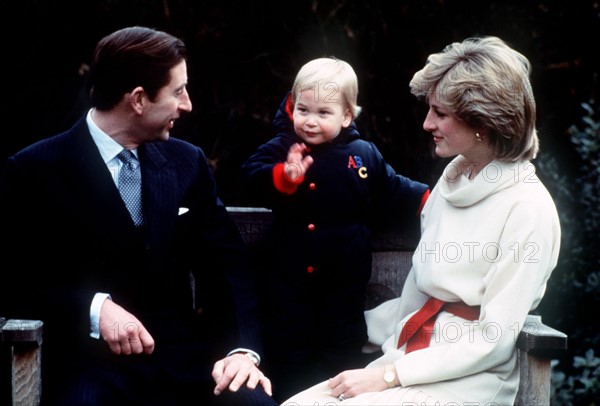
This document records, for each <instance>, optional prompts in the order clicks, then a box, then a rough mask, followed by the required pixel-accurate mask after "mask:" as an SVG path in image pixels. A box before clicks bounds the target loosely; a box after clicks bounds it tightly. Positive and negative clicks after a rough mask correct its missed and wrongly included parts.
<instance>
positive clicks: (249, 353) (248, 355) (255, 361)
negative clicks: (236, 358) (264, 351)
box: [244, 352, 260, 366]
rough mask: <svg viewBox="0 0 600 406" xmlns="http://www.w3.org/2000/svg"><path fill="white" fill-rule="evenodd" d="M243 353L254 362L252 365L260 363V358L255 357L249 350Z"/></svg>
mask: <svg viewBox="0 0 600 406" xmlns="http://www.w3.org/2000/svg"><path fill="white" fill-rule="evenodd" d="M244 355H245V356H246V357H248V358H250V361H252V362H254V365H256V366H259V365H260V360H259V359H258V358H257V357H256V355H254V354H252V353H251V352H245V353H244Z"/></svg>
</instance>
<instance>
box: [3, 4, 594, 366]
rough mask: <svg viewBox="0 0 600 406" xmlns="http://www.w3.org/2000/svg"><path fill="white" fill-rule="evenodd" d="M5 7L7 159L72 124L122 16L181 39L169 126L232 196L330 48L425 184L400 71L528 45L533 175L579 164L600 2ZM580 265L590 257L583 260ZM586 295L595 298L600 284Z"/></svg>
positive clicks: (380, 128)
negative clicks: (462, 54)
mask: <svg viewBox="0 0 600 406" xmlns="http://www.w3.org/2000/svg"><path fill="white" fill-rule="evenodd" d="M3 9H4V10H3V12H2V14H3V17H4V25H3V26H4V30H5V35H4V44H3V51H4V56H3V61H4V64H3V65H4V69H5V72H7V73H5V77H6V84H7V85H8V86H7V88H6V91H5V94H4V108H3V109H2V111H3V113H2V114H3V116H4V120H3V123H4V125H5V126H6V127H7V128H5V131H4V135H3V140H2V142H1V143H0V146H1V154H2V157H5V156H7V155H9V154H11V153H14V152H15V151H17V150H18V149H20V148H22V147H24V146H25V145H27V144H29V143H31V142H33V141H35V140H38V139H41V138H44V137H47V136H49V135H52V134H54V133H56V132H58V131H62V130H64V129H66V128H68V127H69V126H70V125H71V124H72V123H73V122H74V120H76V119H77V118H78V117H79V116H80V115H81V114H82V113H83V112H84V111H85V110H86V109H87V107H88V105H87V101H86V93H85V86H84V85H85V80H86V76H85V74H86V70H87V63H88V62H89V58H90V54H91V52H92V50H93V47H94V45H95V44H96V42H97V41H98V40H99V39H100V38H101V37H102V36H104V35H106V34H108V33H109V32H111V31H113V30H115V29H118V28H121V27H123V26H126V25H136V24H137V25H148V26H152V27H155V28H159V29H163V30H166V31H169V32H171V33H173V34H175V35H177V36H180V37H181V38H182V39H184V40H185V42H186V44H187V45H188V48H189V50H190V60H189V64H188V69H189V72H188V74H189V92H190V95H191V97H192V102H193V111H192V113H191V114H189V115H187V116H186V117H185V118H182V119H180V120H179V121H178V122H177V123H176V127H175V129H174V131H173V132H172V135H173V136H179V137H181V138H185V139H188V140H190V141H192V142H194V143H196V144H198V145H200V146H202V147H203V148H204V150H205V152H206V153H207V155H208V156H209V158H210V159H211V162H212V163H213V165H214V168H215V175H216V178H217V181H218V185H219V190H220V194H221V197H222V198H223V200H224V201H225V203H226V204H229V205H238V204H241V205H243V204H244V202H243V201H242V200H240V196H239V194H238V191H239V187H238V186H239V185H238V169H239V166H240V165H241V163H242V162H243V161H244V160H245V159H246V158H247V157H248V155H249V154H250V153H251V152H252V151H253V150H254V149H255V148H256V147H257V146H258V145H259V144H260V143H262V142H264V141H265V140H267V139H268V138H269V137H270V136H271V134H270V122H271V119H272V117H273V114H274V112H275V110H276V108H277V106H278V104H279V103H280V101H281V99H282V98H283V96H284V94H285V93H286V92H287V90H288V89H289V87H290V86H291V83H292V81H293V78H294V76H295V74H296V71H297V70H298V69H299V68H300V66H301V65H302V64H304V63H305V62H307V61H308V60H310V59H313V58H315V57H320V56H329V55H334V56H336V57H339V58H341V59H344V60H346V61H348V62H349V63H350V64H352V65H353V66H354V68H355V70H356V72H357V74H358V77H359V86H360V94H359V104H360V105H362V107H363V113H362V114H361V116H360V117H359V119H358V120H357V124H358V125H359V127H360V129H361V131H362V133H363V135H364V136H365V137H366V138H368V139H371V140H373V141H374V142H375V143H376V144H377V145H378V146H379V147H380V149H381V150H382V152H383V154H384V156H385V157H386V159H387V160H388V161H389V162H390V163H391V164H392V165H393V166H394V167H395V168H396V170H397V171H398V172H400V173H403V174H405V175H407V176H410V177H412V178H415V179H418V180H421V181H424V182H427V183H429V184H430V185H432V186H433V184H434V182H435V180H436V179H437V178H438V176H439V174H440V171H441V168H442V167H443V165H444V163H445V162H443V160H439V159H436V158H435V157H434V156H433V154H432V152H431V151H432V149H431V138H430V136H428V135H427V134H425V133H424V132H423V130H422V129H421V123H422V120H423V118H424V115H423V113H424V111H425V110H424V106H422V105H419V103H417V102H416V100H414V98H413V96H412V95H410V93H409V90H408V82H409V80H410V78H411V77H412V74H413V73H414V72H415V71H416V70H418V69H420V68H421V67H422V66H423V64H424V63H425V60H426V57H427V55H428V54H430V53H432V52H438V51H440V50H442V48H443V47H444V46H445V45H446V44H448V43H450V42H452V41H460V40H462V39H464V38H466V37H468V36H473V35H497V36H500V37H501V38H503V39H504V40H506V41H507V42H509V43H510V44H511V45H512V46H513V47H515V48H516V49H518V50H519V51H521V52H522V53H524V54H525V55H527V56H528V57H529V59H530V61H531V63H532V65H533V76H532V84H533V88H534V94H535V96H536V100H537V102H538V117H539V118H538V120H539V121H538V129H539V133H540V139H541V147H542V154H541V156H540V159H542V158H543V159H545V160H546V161H549V160H551V161H552V162H554V163H555V165H554V166H553V167H552V168H554V169H552V170H553V171H554V172H555V173H552V174H551V173H548V171H546V173H543V172H542V173H540V177H542V179H543V180H544V181H545V182H546V183H547V185H548V187H549V189H550V190H551V192H552V193H554V194H555V195H556V197H557V203H559V202H558V200H559V197H558V194H559V192H560V193H562V192H564V191H561V190H560V187H563V186H560V185H558V184H553V179H556V178H557V176H559V177H562V178H566V179H567V183H568V182H570V183H573V182H574V180H575V179H576V178H577V176H578V171H579V169H580V167H581V156H580V155H578V154H577V153H576V151H575V149H574V147H573V143H572V142H571V140H570V138H569V133H568V131H567V130H568V128H569V126H571V125H572V124H574V123H580V121H581V118H582V116H583V114H584V112H583V110H582V108H581V103H583V102H588V101H590V100H592V99H596V100H597V99H598V73H599V72H600V45H599V41H600V3H599V1H598V0H572V1H568V2H566V1H559V0H547V1H542V0H537V1H529V0H521V1H513V0H503V1H481V0H480V1H452V0H445V1H444V0H424V1H421V0H397V1H384V0H380V1H349V0H348V1H343V0H337V1H336V0H329V1H318V0H312V1H311V0H301V1H272V0H257V1H237V2H236V1H193V0H47V1H42V0H37V1H36V0H21V1H11V2H9V3H8V4H6V3H5V4H4V5H3ZM8 27H14V28H11V29H10V30H8ZM544 167H545V168H547V167H549V166H547V165H546V166H544ZM550 175H553V176H550ZM563 189H564V187H563ZM557 205H559V209H560V210H562V211H563V212H564V211H567V210H569V211H572V212H570V215H571V217H577V216H578V214H579V212H578V210H577V209H576V206H567V205H566V204H565V205H560V204H557ZM574 207H575V208H574ZM579 221H580V222H585V219H584V218H582V219H580V220H579ZM573 224H582V223H576V222H575V223H573V222H569V223H565V224H563V226H565V227H566V228H568V229H565V231H566V232H565V235H566V236H567V235H577V229H575V226H574V225H573ZM578 241H579V240H578ZM586 241H587V242H586ZM591 241H592V242H591V243H590V242H589V239H588V238H587V237H586V238H584V239H582V241H581V243H582V244H583V246H582V247H580V248H582V249H583V250H586V251H587V252H589V250H593V251H594V252H595V251H597V249H598V246H597V245H595V244H596V242H598V238H597V236H596V239H595V240H593V239H592V240H591ZM586 243H588V244H591V245H585V244H586ZM569 254H570V252H565V253H561V256H562V255H564V257H565V258H567V257H568V256H569ZM591 262H592V264H594V263H595V264H596V265H597V264H598V260H597V259H596V260H594V259H592V261H591ZM567 263H568V261H567ZM563 267H564V266H563ZM559 268H560V267H559ZM560 271H561V269H557V271H556V273H558V272H560ZM588 271H589V272H597V271H598V268H597V267H596V268H595V269H589V270H588V269H584V270H583V271H578V272H580V273H581V272H583V273H586V272H588ZM579 276H581V275H579ZM584 277H585V275H584ZM557 278H558V277H557ZM584 279H585V278H584ZM558 280H560V279H558ZM574 285H575V283H574ZM569 292H571V291H569ZM549 294H551V295H549V296H550V299H545V303H546V302H547V303H550V304H549V305H547V309H546V313H544V320H545V321H547V322H548V323H550V324H552V325H555V326H557V327H559V328H561V329H564V330H565V331H566V332H567V333H569V334H570V336H573V337H578V334H577V331H578V328H579V327H580V326H582V325H583V324H585V325H586V326H587V327H588V328H589V326H590V324H589V322H588V321H586V319H585V318H584V315H583V309H585V307H583V308H581V307H580V306H579V304H578V303H577V300H578V297H577V295H574V294H572V293H568V294H564V295H563V294H561V291H560V289H559V288H556V287H553V286H550V290H549ZM592 297H593V298H594V300H595V301H594V300H592V303H594V304H598V303H599V299H598V292H596V293H593V294H592ZM586 303H588V302H586ZM595 310H597V308H596V309H595ZM588 311H589V308H588ZM591 311H594V309H592V310H591ZM597 325H598V323H597V322H596V323H595V324H593V323H592V326H594V327H593V328H592V330H591V334H596V337H593V339H592V340H591V342H596V343H597V341H598V339H597V335H598V333H600V332H599V331H597V330H595V326H597ZM585 331H586V332H585V334H582V335H583V336H585V337H587V340H583V339H582V340H574V341H573V340H572V341H570V349H569V351H568V353H565V354H563V355H561V357H562V359H563V360H562V361H561V367H563V368H565V367H566V368H567V369H568V365H569V364H570V361H569V357H572V356H573V355H575V354H581V353H582V352H583V351H584V350H585V349H587V348H589V347H588V345H589V342H590V330H589V329H588V330H585ZM596 374H598V372H597V371H596Z"/></svg>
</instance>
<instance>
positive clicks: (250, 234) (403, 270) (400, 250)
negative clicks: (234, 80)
mask: <svg viewBox="0 0 600 406" xmlns="http://www.w3.org/2000/svg"><path fill="white" fill-rule="evenodd" d="M228 211H229V213H230V214H231V216H232V217H233V219H234V220H235V222H236V223H237V225H238V228H239V230H240V233H241V235H242V237H243V238H244V241H245V242H246V244H247V245H248V247H249V248H250V250H252V249H254V248H255V247H257V245H258V244H259V243H260V241H261V238H262V236H263V233H264V231H265V230H266V229H267V228H268V227H269V224H270V222H271V219H272V218H271V212H270V211H269V210H267V209H263V208H247V207H228ZM417 243H418V241H417V239H416V237H415V236H409V235H406V233H405V232H404V231H402V230H398V228H397V227H394V226H393V225H391V226H389V227H388V228H386V229H381V230H377V232H376V233H374V235H373V272H372V276H371V281H370V284H369V287H368V294H367V298H366V300H367V303H366V306H367V307H368V308H371V307H373V306H375V305H377V304H379V303H381V302H382V301H384V300H387V299H389V298H391V297H394V296H398V295H399V294H400V292H401V290H402V285H403V283H404V280H405V278H406V276H407V274H408V271H409V270H410V267H411V261H412V253H413V251H414V249H415V247H416V245H417ZM42 327H43V326H42V322H41V321H38V320H8V321H6V320H4V319H0V344H1V346H4V348H2V349H3V350H6V348H7V347H8V349H9V351H8V353H9V355H8V357H9V358H10V360H11V361H10V364H11V369H10V381H11V383H10V387H11V389H12V390H11V399H12V404H13V405H23V406H25V405H27V406H31V405H37V404H38V403H39V400H40V394H41V376H40V366H41V364H40V362H41V353H40V351H41V345H42ZM517 347H518V350H519V368H520V372H521V381H520V384H519V392H518V395H517V399H516V402H515V405H518V406H525V405H527V406H534V405H535V406H539V405H549V404H550V390H551V386H550V373H551V367H550V360H551V359H552V356H553V354H556V351H560V350H564V349H566V348H567V336H566V335H565V334H564V333H562V332H560V331H558V330H555V329H553V328H550V327H548V326H546V325H544V324H543V323H542V320H541V317H540V316H534V315H530V316H528V317H527V321H526V323H525V326H524V328H523V331H522V332H521V333H520V335H519V337H518V340H517ZM5 352H6V351H5ZM0 366H2V365H0ZM0 376H1V375H0ZM2 388H3V386H0V389H2ZM3 401H4V399H0V403H2V402H3Z"/></svg>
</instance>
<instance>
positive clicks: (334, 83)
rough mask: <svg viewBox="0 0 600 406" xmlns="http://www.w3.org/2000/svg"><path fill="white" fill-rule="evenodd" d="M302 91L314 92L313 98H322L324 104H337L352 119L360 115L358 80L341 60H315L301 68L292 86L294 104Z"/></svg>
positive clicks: (333, 58) (352, 70)
mask: <svg viewBox="0 0 600 406" xmlns="http://www.w3.org/2000/svg"><path fill="white" fill-rule="evenodd" d="M304 90H315V92H316V94H315V97H322V98H323V99H324V101H326V102H327V101H328V100H329V101H331V102H332V103H338V102H339V103H340V104H341V105H342V107H344V108H347V109H349V110H350V113H351V114H352V117H353V118H356V117H358V115H359V114H360V111H361V107H360V106H358V104H357V99H358V78H357V77H356V73H355V72H354V69H352V66H350V64H349V63H347V62H345V61H342V60H341V59H337V58H335V57H330V58H317V59H313V60H312V61H310V62H308V63H306V64H305V65H304V66H302V68H300V70H299V71H298V74H297V75H296V79H295V80H294V85H293V86H292V101H293V102H294V103H296V100H298V97H299V96H300V93H301V92H302V91H304Z"/></svg>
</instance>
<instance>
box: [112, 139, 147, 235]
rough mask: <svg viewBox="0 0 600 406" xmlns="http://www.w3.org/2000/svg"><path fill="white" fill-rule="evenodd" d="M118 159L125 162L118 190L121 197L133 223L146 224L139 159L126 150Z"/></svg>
mask: <svg viewBox="0 0 600 406" xmlns="http://www.w3.org/2000/svg"><path fill="white" fill-rule="evenodd" d="M117 157H118V158H119V159H120V160H121V162H123V166H122V167H121V171H120V173H119V180H118V188H119V192H120V193H121V197H122V198H123V201H124V202H125V205H126V206H127V210H129V214H131V218H132V219H133V223H134V224H135V225H136V226H141V225H142V224H144V215H143V213H142V176H141V172H140V170H139V168H137V165H136V163H137V158H136V157H135V155H133V153H132V152H131V151H130V150H128V149H124V150H123V151H121V153H120V154H119V155H117Z"/></svg>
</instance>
